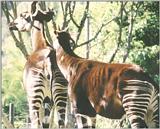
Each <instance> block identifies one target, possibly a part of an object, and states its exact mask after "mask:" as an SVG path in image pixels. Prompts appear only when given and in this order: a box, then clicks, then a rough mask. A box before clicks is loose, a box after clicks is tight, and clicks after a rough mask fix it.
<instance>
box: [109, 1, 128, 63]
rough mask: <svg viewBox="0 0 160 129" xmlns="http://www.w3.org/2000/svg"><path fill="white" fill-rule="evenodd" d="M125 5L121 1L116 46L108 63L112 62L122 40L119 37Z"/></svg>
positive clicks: (120, 35)
mask: <svg viewBox="0 0 160 129" xmlns="http://www.w3.org/2000/svg"><path fill="white" fill-rule="evenodd" d="M125 5H126V3H125V4H124V3H123V1H122V2H121V8H120V20H121V22H120V25H119V35H118V43H117V48H116V50H115V51H114V53H113V55H112V56H111V59H110V61H109V63H111V62H113V60H114V58H115V56H116V54H117V52H118V50H119V46H120V44H121V42H122V39H121V37H122V24H123V20H122V18H123V10H124V7H125Z"/></svg>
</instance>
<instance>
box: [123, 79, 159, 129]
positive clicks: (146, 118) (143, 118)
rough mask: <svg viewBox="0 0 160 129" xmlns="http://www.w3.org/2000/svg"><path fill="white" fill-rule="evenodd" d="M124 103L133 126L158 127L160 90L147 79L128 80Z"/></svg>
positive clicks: (124, 91) (125, 87)
mask: <svg viewBox="0 0 160 129" xmlns="http://www.w3.org/2000/svg"><path fill="white" fill-rule="evenodd" d="M122 90H123V93H124V94H123V98H122V103H123V107H124V109H125V112H126V114H127V117H128V119H129V121H130V123H131V127H132V128H143V127H147V126H149V127H158V126H159V113H158V108H159V107H158V106H159V105H158V91H157V90H156V88H155V87H154V86H153V85H152V84H151V83H149V82H147V81H141V80H127V81H125V86H124V88H123V89H122Z"/></svg>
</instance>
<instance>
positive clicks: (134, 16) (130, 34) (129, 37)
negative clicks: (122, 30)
mask: <svg viewBox="0 0 160 129" xmlns="http://www.w3.org/2000/svg"><path fill="white" fill-rule="evenodd" d="M134 5H135V3H134V2H133V4H132V5H131V16H130V24H129V28H128V37H127V51H126V53H125V55H124V57H123V63H124V62H125V61H126V59H127V58H128V56H129V53H130V49H131V42H132V31H133V24H134V21H135V18H136V16H137V12H138V9H139V7H140V5H139V6H136V7H137V9H136V11H135V15H134Z"/></svg>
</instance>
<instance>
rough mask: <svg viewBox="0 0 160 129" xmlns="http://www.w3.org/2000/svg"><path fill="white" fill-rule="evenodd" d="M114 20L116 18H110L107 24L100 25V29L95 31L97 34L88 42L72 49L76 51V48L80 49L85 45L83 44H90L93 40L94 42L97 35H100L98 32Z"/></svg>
mask: <svg viewBox="0 0 160 129" xmlns="http://www.w3.org/2000/svg"><path fill="white" fill-rule="evenodd" d="M115 18H116V17H114V18H112V19H111V20H109V21H108V22H106V23H104V24H102V25H101V27H100V28H99V30H98V31H97V33H96V34H95V35H94V36H93V37H92V38H91V39H90V40H88V41H85V42H83V43H81V44H80V45H77V46H75V48H74V49H76V48H78V47H81V46H83V45H85V44H88V43H90V42H92V41H93V40H95V39H96V38H97V37H98V35H99V34H100V32H101V31H102V29H103V28H104V27H105V26H107V25H108V24H109V23H110V22H112V21H113V20H115Z"/></svg>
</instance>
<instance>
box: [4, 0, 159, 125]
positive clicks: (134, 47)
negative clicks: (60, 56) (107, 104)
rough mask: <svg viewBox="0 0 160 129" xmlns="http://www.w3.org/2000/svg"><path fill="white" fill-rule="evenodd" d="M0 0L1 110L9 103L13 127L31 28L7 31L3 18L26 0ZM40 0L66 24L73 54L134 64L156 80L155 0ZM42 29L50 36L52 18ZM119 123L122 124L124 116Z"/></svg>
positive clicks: (22, 104)
mask: <svg viewBox="0 0 160 129" xmlns="http://www.w3.org/2000/svg"><path fill="white" fill-rule="evenodd" d="M1 4H2V5H1V6H2V106H3V112H4V113H6V114H8V106H9V103H14V104H15V127H23V126H24V124H23V123H24V122H25V119H26V117H27V114H28V107H27V99H26V93H25V91H24V89H23V83H22V73H23V67H24V64H25V61H26V59H25V57H26V56H27V55H28V53H30V52H31V44H30V41H31V40H30V33H17V32H9V30H8V26H7V22H9V21H10V20H12V18H13V17H16V16H17V15H18V14H19V13H20V12H22V11H26V10H28V8H29V2H9V1H8V2H7V1H6V2H1ZM41 5H42V9H45V8H48V7H50V8H54V9H55V12H56V16H55V17H54V21H55V23H56V24H57V25H60V27H61V28H62V29H64V28H66V27H69V31H70V33H71V35H72V37H73V39H74V40H75V44H73V49H74V51H75V53H77V55H79V56H81V57H86V58H89V59H93V60H98V61H103V62H110V63H117V62H118V63H135V64H138V65H140V66H141V67H142V68H143V69H144V70H145V71H147V72H148V73H149V74H150V76H151V77H152V78H153V79H154V80H155V81H156V82H157V83H159V81H160V79H159V63H160V62H159V51H160V47H159V2H156V1H154V2H149V1H146V2H142V1H141V2H41ZM11 16H12V17H11ZM45 30H46V32H47V33H46V35H47V37H48V40H49V41H50V42H52V41H53V40H54V38H55V37H54V34H53V23H52V22H50V23H48V25H47V24H45ZM14 36H15V38H14ZM21 46H22V47H21ZM98 117H100V116H98ZM104 120H106V121H107V125H106V122H104ZM102 121H103V122H102ZM117 122H119V121H112V120H109V119H104V118H101V117H100V119H98V122H97V127H103V128H104V127H105V128H107V127H114V128H115V127H118V124H117ZM22 125H23V126H22ZM122 125H123V126H124V127H127V126H128V124H127V120H126V121H125V122H124V123H123V124H122Z"/></svg>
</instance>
